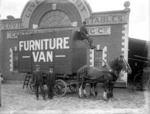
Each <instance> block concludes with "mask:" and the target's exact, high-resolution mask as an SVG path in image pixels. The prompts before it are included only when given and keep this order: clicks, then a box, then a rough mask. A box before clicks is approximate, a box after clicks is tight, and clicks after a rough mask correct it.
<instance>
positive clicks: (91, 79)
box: [77, 56, 132, 100]
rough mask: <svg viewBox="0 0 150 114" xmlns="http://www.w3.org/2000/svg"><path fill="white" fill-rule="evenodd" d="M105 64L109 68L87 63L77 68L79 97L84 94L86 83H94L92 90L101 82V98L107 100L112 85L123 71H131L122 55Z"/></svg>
mask: <svg viewBox="0 0 150 114" xmlns="http://www.w3.org/2000/svg"><path fill="white" fill-rule="evenodd" d="M107 66H108V67H109V68H110V69H109V70H104V69H103V68H96V67H90V66H88V65H84V66H82V67H81V68H79V70H78V72H77V79H78V82H79V84H78V88H79V97H83V94H86V91H85V86H86V83H90V84H94V90H95V88H96V84H97V83H103V88H104V93H103V99H104V100H108V99H109V98H111V97H113V87H114V84H115V82H116V80H117V79H118V78H119V77H121V76H122V75H123V73H125V72H127V73H131V72H132V70H131V67H130V66H129V64H128V63H127V62H126V60H125V59H124V57H123V56H120V57H118V58H116V59H114V60H113V61H111V62H109V65H108V64H107ZM82 91H83V92H82ZM94 92H95V91H94Z"/></svg>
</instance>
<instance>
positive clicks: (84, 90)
mask: <svg viewBox="0 0 150 114" xmlns="http://www.w3.org/2000/svg"><path fill="white" fill-rule="evenodd" d="M85 87H86V82H83V86H82V89H83V94H84V96H85V97H86V95H87V92H86V89H85Z"/></svg>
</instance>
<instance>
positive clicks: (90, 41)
mask: <svg viewBox="0 0 150 114" xmlns="http://www.w3.org/2000/svg"><path fill="white" fill-rule="evenodd" d="M80 37H81V39H83V40H85V39H86V40H87V42H88V44H89V46H90V48H91V49H94V48H96V46H94V45H93V39H92V38H90V37H89V34H88V31H87V29H86V21H83V26H82V27H81V28H80Z"/></svg>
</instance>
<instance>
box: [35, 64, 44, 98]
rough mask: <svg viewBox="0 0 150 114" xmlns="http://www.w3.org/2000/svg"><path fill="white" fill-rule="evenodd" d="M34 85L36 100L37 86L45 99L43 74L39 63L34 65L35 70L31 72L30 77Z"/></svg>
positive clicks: (37, 96) (37, 94)
mask: <svg viewBox="0 0 150 114" xmlns="http://www.w3.org/2000/svg"><path fill="white" fill-rule="evenodd" d="M32 81H33V83H34V85H35V94H36V98H37V100H38V99H39V87H40V90H41V93H42V95H43V100H45V91H44V86H43V76H42V72H41V71H40V65H36V66H35V71H34V72H33V79H32Z"/></svg>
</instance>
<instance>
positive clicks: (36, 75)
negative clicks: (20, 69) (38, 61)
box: [32, 70, 43, 84]
mask: <svg viewBox="0 0 150 114" xmlns="http://www.w3.org/2000/svg"><path fill="white" fill-rule="evenodd" d="M32 81H33V82H34V84H36V83H43V76H42V72H41V71H36V70H35V71H34V72H33V78H32Z"/></svg>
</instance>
